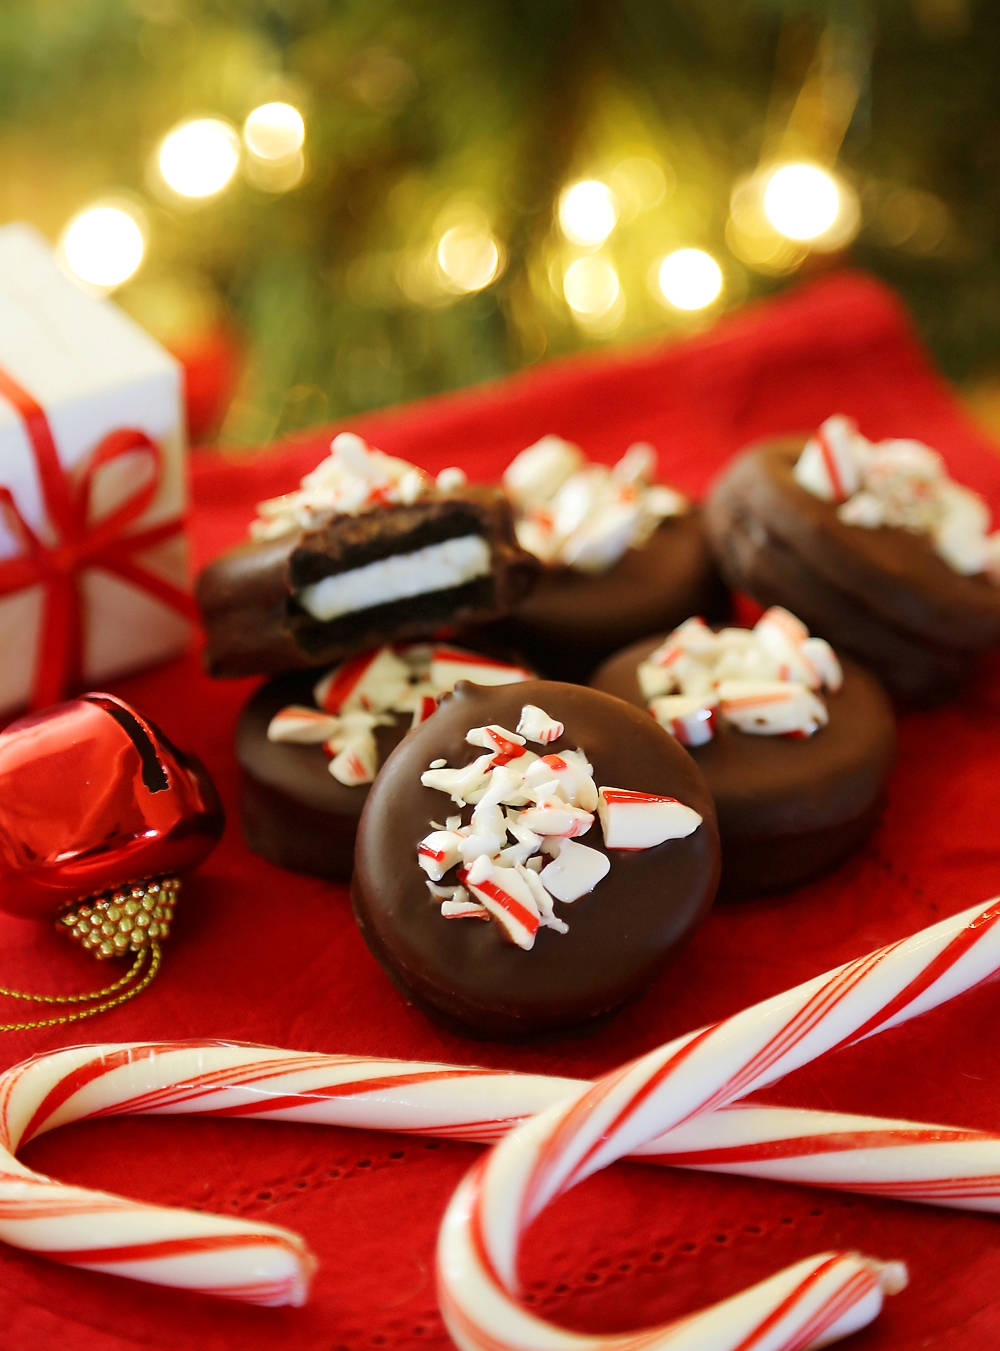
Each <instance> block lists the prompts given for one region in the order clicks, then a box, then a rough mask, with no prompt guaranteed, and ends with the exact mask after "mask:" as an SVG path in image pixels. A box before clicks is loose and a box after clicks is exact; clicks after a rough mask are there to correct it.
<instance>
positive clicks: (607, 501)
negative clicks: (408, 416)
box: [503, 436, 688, 573]
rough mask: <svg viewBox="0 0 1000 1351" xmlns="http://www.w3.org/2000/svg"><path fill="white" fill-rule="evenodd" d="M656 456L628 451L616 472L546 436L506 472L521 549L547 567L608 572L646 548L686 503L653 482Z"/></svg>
mask: <svg viewBox="0 0 1000 1351" xmlns="http://www.w3.org/2000/svg"><path fill="white" fill-rule="evenodd" d="M655 472H656V452H655V451H654V450H653V447H652V446H649V445H646V444H645V442H636V444H635V445H633V446H630V447H629V449H628V450H627V451H626V452H625V454H624V455H623V456H622V458H621V459H620V460H619V461H618V463H617V464H616V465H615V466H614V468H608V466H607V465H603V464H592V463H588V462H587V461H586V460H585V459H584V455H583V452H582V451H581V450H580V448H579V447H578V446H574V445H572V444H571V443H570V442H569V441H564V440H563V439H562V438H561V437H559V436H543V437H542V439H541V440H540V441H537V442H536V443H535V444H534V445H533V446H529V447H528V449H527V450H522V451H521V453H520V455H517V456H515V458H514V459H513V460H512V461H511V463H510V464H509V465H508V466H507V469H506V471H505V472H504V476H503V486H504V491H505V492H506V494H507V497H508V498H509V500H510V502H511V503H512V505H513V506H514V509H515V511H516V513H517V520H516V526H515V528H516V532H517V542H518V543H519V544H520V546H521V548H522V549H524V550H526V551H527V552H528V553H532V554H534V555H535V557H536V558H539V559H541V561H542V562H543V563H547V564H550V565H553V566H562V567H569V568H574V569H575V570H576V571H578V572H590V573H597V572H604V571H606V570H607V569H608V568H610V567H611V566H612V565H613V564H615V563H617V562H618V560H619V559H620V558H621V557H622V556H623V555H624V554H625V553H627V552H628V550H629V549H638V548H641V547H642V545H643V544H645V543H646V541H647V540H648V539H649V537H650V536H651V535H652V533H653V531H654V530H656V528H657V526H658V525H659V524H660V522H661V521H662V520H664V519H665V518H666V517H668V516H680V515H683V513H684V512H686V511H687V510H688V502H687V499H686V498H685V497H682V496H681V494H680V493H678V492H675V491H674V490H673V489H672V488H667V487H665V486H664V485H662V484H656V483H652V482H651V480H652V477H653V475H654V473H655Z"/></svg>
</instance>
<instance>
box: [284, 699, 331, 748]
mask: <svg viewBox="0 0 1000 1351" xmlns="http://www.w3.org/2000/svg"><path fill="white" fill-rule="evenodd" d="M339 726H340V720H339V718H335V717H334V716H333V715H332V714H330V713H321V712H320V710H319V709H318V708H307V707H306V706H305V705H304V704H289V705H288V707H287V708H280V709H279V710H278V712H277V713H275V715H274V717H273V718H272V719H271V721H270V722H269V723H268V725H267V739H268V741H290V742H293V743H294V744H295V745H299V746H321V745H322V744H323V742H324V741H329V740H330V738H331V737H332V736H334V734H335V733H336V731H337V729H338V728H339Z"/></svg>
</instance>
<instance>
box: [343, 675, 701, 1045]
mask: <svg viewBox="0 0 1000 1351" xmlns="http://www.w3.org/2000/svg"><path fill="white" fill-rule="evenodd" d="M525 704H535V705H537V706H538V707H540V708H542V709H544V710H545V712H546V713H548V714H550V715H551V716H552V717H553V718H556V719H558V720H559V721H561V722H563V723H564V724H565V733H564V735H563V736H562V737H560V738H559V739H558V740H557V741H555V742H553V743H552V744H551V745H547V746H545V747H544V751H545V752H546V753H558V752H559V751H561V750H564V749H565V750H570V749H574V748H576V747H580V748H582V749H583V750H584V752H585V753H586V755H587V757H588V759H589V760H590V762H591V764H592V765H593V767H594V780H595V783H596V784H598V785H599V786H600V785H607V786H612V787H619V788H627V789H633V790H637V791H641V792H648V793H655V794H659V795H663V796H669V797H674V798H677V799H678V800H679V801H680V802H683V803H685V804H686V805H688V806H690V807H692V808H693V809H694V810H695V811H697V812H698V813H700V815H701V816H702V817H703V820H702V823H701V825H700V826H699V827H698V828H697V829H696V830H695V831H694V833H693V834H691V835H689V836H687V837H686V838H684V839H674V840H667V841H665V842H664V843H663V844H660V845H657V846H655V847H653V848H651V849H644V850H635V851H625V850H607V849H606V848H605V847H604V843H603V836H602V833H601V827H600V824H599V823H598V822H596V821H595V824H594V825H593V826H592V827H591V829H590V830H589V831H588V832H587V834H586V835H584V836H583V837H582V838H581V840H580V843H581V844H585V845H589V846H590V847H592V848H594V849H598V850H601V851H602V852H604V853H605V854H607V855H608V857H609V858H610V859H611V869H610V871H609V872H608V874H607V875H606V876H605V877H604V878H603V879H602V880H601V881H600V882H599V883H598V884H597V885H596V887H595V888H594V890H593V891H592V892H591V893H589V894H588V895H585V896H582V897H581V898H580V899H579V900H577V901H575V902H573V903H572V904H565V905H559V906H558V915H559V918H561V919H563V920H565V922H566V923H567V924H568V926H569V930H568V932H567V933H565V934H560V933H557V932H555V931H554V930H552V929H549V928H542V929H540V930H539V931H538V934H537V936H536V938H535V943H534V947H533V948H532V949H531V950H530V951H524V950H522V949H521V948H519V947H515V946H514V945H513V944H511V943H510V942H509V941H507V939H506V938H505V937H504V934H503V931H502V929H501V927H500V926H499V925H498V924H497V923H496V922H493V921H488V922H484V921H483V920H476V919H454V920H448V919H445V918H444V917H443V916H442V913H441V909H440V902H436V901H435V900H434V898H433V897H432V896H431V895H430V893H429V891H428V888H427V886H426V880H427V879H426V875H425V874H424V872H423V871H422V870H421V869H420V867H419V866H418V864H417V845H418V844H419V842H420V841H421V840H422V839H423V838H424V837H425V836H426V835H427V834H428V833H429V831H430V830H431V829H432V827H431V822H432V821H438V822H440V821H442V820H443V819H444V818H445V817H447V816H449V815H450V814H452V813H453V812H455V811H456V810H457V808H456V807H455V806H454V805H452V803H451V802H450V801H449V799H448V798H447V796H446V795H445V794H443V793H441V792H438V791H436V790H434V789H432V788H426V787H424V786H423V785H422V784H421V782H420V775H421V774H422V773H423V771H424V770H426V769H427V768H428V767H429V765H430V764H431V762H432V761H434V760H439V759H444V760H446V761H447V763H448V764H449V765H450V766H463V765H466V764H468V763H470V762H471V761H472V760H473V759H475V758H476V757H477V756H479V755H481V754H482V749H481V748H479V747H476V746H471V745H469V744H468V743H467V742H466V740H465V737H466V733H467V732H468V731H469V729H470V728H473V727H481V726H486V725H489V724H499V725H500V726H502V727H507V728H514V727H516V726H517V723H518V720H519V718H520V714H521V709H522V707H523V706H524V705H525ZM535 749H536V750H539V751H541V750H542V749H543V748H541V747H536V748H535ZM718 873H719V845H718V832H717V828H716V823H715V810H714V807H713V805H712V799H711V794H710V792H709V790H708V786H707V784H706V782H705V779H704V777H703V775H702V773H701V771H700V770H699V769H698V768H697V766H696V765H695V763H694V761H693V760H692V759H691V758H690V756H688V755H687V753H686V752H685V751H684V750H682V749H681V747H680V746H679V745H678V744H677V743H676V742H675V741H674V739H673V738H672V737H671V736H670V735H669V734H668V733H666V732H664V731H663V729H662V728H660V727H658V726H657V725H656V724H655V723H654V722H653V721H652V719H650V718H649V717H648V716H647V715H646V714H644V713H640V712H638V711H637V710H635V709H633V708H631V707H629V706H628V705H627V704H624V703H622V702H621V701H620V700H617V699H612V698H610V697H609V696H607V695H605V694H601V693H598V692H597V691H594V690H588V689H586V688H583V687H580V686H574V685H567V684H562V683H556V682H548V681H527V682H524V683H522V684H518V685H506V686H501V687H494V688H492V689H487V688H484V687H482V686H476V685H471V684H468V683H467V682H464V681H463V682H460V683H459V684H458V685H457V686H456V689H455V692H454V693H453V694H452V695H450V696H447V697H446V698H445V699H444V700H443V701H442V703H441V706H440V708H439V709H438V711H437V713H435V715H434V716H433V718H431V719H429V720H428V721H427V722H425V723H424V724H422V725H421V726H420V727H418V728H417V729H416V730H415V731H414V732H413V734H412V735H411V736H409V737H407V739H406V740H405V741H404V742H402V743H401V744H400V745H399V746H398V747H397V748H396V750H395V751H394V752H393V754H392V755H391V756H390V757H389V759H388V760H387V761H386V763H385V765H384V766H383V768H382V771H381V773H380V774H379V777H378V779H377V780H376V782H375V783H374V785H373V786H372V789H371V792H370V793H369V796H368V801H367V803H366V804H365V810H364V812H363V814H362V818H361V824H360V827H359V830H358V842H357V849H356V853H355V868H354V877H353V881H352V887H351V891H352V897H353V900H354V909H355V915H356V917H357V920H358V925H359V927H360V929H361V932H362V934H363V935H364V938H365V941H366V943H367V944H368V946H369V948H370V949H371V951H372V952H373V953H374V955H375V957H376V958H377V959H378V961H379V962H380V963H381V965H382V966H383V968H384V969H385V971H386V973H387V974H388V975H389V977H390V978H391V980H392V981H393V982H394V984H396V986H397V987H398V988H399V989H400V990H401V991H402V992H403V993H404V994H405V995H406V997H407V998H409V999H411V1000H412V1001H413V1002H414V1003H416V1004H418V1005H419V1006H420V1007H422V1008H423V1009H424V1010H425V1011H426V1012H427V1013H429V1014H430V1015H431V1016H432V1017H435V1018H437V1019H439V1020H441V1021H444V1022H446V1023H447V1024H448V1025H449V1026H452V1027H454V1028H457V1029H459V1030H461V1031H463V1032H466V1033H471V1034H472V1035H474V1036H478V1037H488V1038H496V1039H503V1040H515V1039H521V1038H525V1037H532V1036H537V1035H539V1034H549V1033H552V1032H554V1031H557V1030H564V1029H570V1028H580V1027H586V1026H587V1025H588V1024H593V1023H595V1022H596V1021H598V1020H600V1019H602V1018H604V1017H606V1016H607V1015H608V1014H610V1013H612V1012H614V1011H615V1010H617V1009H618V1008H620V1007H621V1005H622V1004H624V1003H625V1002H626V1001H627V1000H629V999H632V998H635V997H636V996H638V995H640V994H641V993H643V992H644V991H645V990H646V989H647V988H648V986H649V985H650V983H651V982H652V981H653V980H654V979H655V978H656V976H657V975H658V974H659V972H660V971H661V970H662V968H663V967H664V966H665V965H666V963H667V962H668V961H669V959H670V958H671V957H672V956H673V954H674V953H675V951H676V950H677V948H678V946H679V945H680V944H681V943H682V942H683V940H684V939H685V938H686V937H687V936H688V934H689V933H690V932H691V931H692V929H693V928H694V927H695V926H696V925H697V924H698V923H699V922H700V920H701V919H702V918H703V917H704V915H705V913H706V912H707V910H708V908H709V906H710V905H711V902H712V898H713V896H714V894H715V890H716V886H717V884H718Z"/></svg>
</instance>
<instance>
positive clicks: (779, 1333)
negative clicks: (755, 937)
mask: <svg viewBox="0 0 1000 1351" xmlns="http://www.w3.org/2000/svg"><path fill="white" fill-rule="evenodd" d="M998 920H1000V901H992V902H989V903H988V904H986V905H983V906H977V907H975V908H974V909H972V910H967V911H965V912H964V913H963V914H960V915H957V916H954V917H953V918H951V919H948V920H944V921H943V922H942V923H940V924H936V925H934V926H933V927H932V928H929V929H925V930H923V931H922V932H921V933H918V934H916V935H914V936H913V937H912V938H909V939H905V940H903V941H901V942H898V943H893V944H890V945H889V946H888V947H885V948H880V949H878V950H877V951H875V952H872V953H869V954H868V955H867V956H865V957H861V958H859V959H857V960H856V961H853V962H848V963H846V964H845V965H844V966H841V967H838V968H837V969H836V970H834V971H831V972H828V973H827V974H826V975H823V976H819V977H817V978H816V979H815V980H811V981H807V982H805V983H804V984H803V985H800V986H798V987H796V988H795V989H794V990H790V991H788V992H787V993H785V994H782V995H778V996H776V997H775V998H774V999H769V1000H766V1001H765V1002H764V1003H761V1004H757V1005H755V1006H754V1007H752V1008H749V1009H746V1010H744V1012H742V1013H738V1014H735V1015H734V1016H733V1017H731V1018H727V1019H725V1020H724V1021H723V1022H721V1023H715V1024H713V1025H711V1026H709V1027H705V1028H701V1029H700V1030H699V1031H697V1032H692V1033H688V1034H687V1035H686V1036H683V1037H679V1038H677V1039H676V1040H674V1041H672V1042H669V1043H667V1045H665V1046H661V1047H658V1048H657V1049H656V1050H655V1051H652V1052H650V1053H649V1054H648V1055H645V1056H642V1057H641V1058H640V1059H638V1060H636V1061H633V1062H632V1063H631V1064H628V1065H624V1066H622V1067H621V1068H620V1069H618V1070H615V1071H613V1072H612V1073H611V1074H608V1075H606V1076H605V1077H604V1078H603V1079H600V1080H598V1081H597V1083H596V1084H594V1085H593V1087H592V1088H590V1089H588V1090H587V1091H586V1092H585V1093H584V1094H583V1095H582V1096H580V1097H578V1098H576V1099H575V1100H573V1101H571V1102H568V1103H563V1104H557V1105H556V1106H554V1107H551V1108H549V1109H548V1110H547V1111H545V1112H542V1113H540V1114H539V1115H538V1116H536V1117H533V1118H532V1119H531V1120H529V1121H527V1122H525V1123H524V1124H523V1125H521V1126H519V1127H517V1128H515V1129H514V1130H513V1131H511V1133H510V1134H509V1135H508V1136H507V1137H506V1138H505V1139H504V1140H502V1141H501V1142H500V1143H499V1144H498V1145H497V1146H496V1148H495V1149H494V1150H493V1152H492V1153H491V1154H490V1155H488V1156H487V1158H486V1159H484V1160H483V1161H482V1162H481V1163H480V1164H478V1165H477V1166H476V1168H474V1169H473V1170H472V1172H471V1173H469V1174H468V1175H467V1177H466V1178H465V1180H464V1181H463V1182H462V1184H461V1186H460V1187H459V1189H458V1191H457V1192H456V1193H455V1196H454V1197H453V1199H452V1201H451V1203H450V1205H449V1207H448V1210H447V1211H446V1213H445V1218H444V1221H443V1223H442V1226H441V1232H440V1237H439V1242H438V1289H439V1297H440V1302H441V1309H442V1313H443V1315H444V1319H445V1323H446V1325H447V1327H448V1330H449V1331H450V1332H451V1335H452V1337H453V1338H454V1340H455V1342H456V1343H457V1345H458V1346H459V1347H460V1348H462V1351H600V1349H601V1348H608V1349H609V1351H610V1348H614V1349H615V1351H625V1348H636V1351H638V1348H640V1347H642V1348H645V1349H647V1351H653V1348H663V1349H664V1351H666V1349H667V1348H669V1351H681V1349H682V1348H684V1349H685V1351H687V1349H688V1348H690V1351H695V1348H697V1351H750V1348H753V1349H754V1351H764V1349H765V1348H767V1351H799V1348H804V1347H808V1346H811V1345H813V1344H818V1343H822V1344H825V1343H827V1342H830V1341H833V1340H835V1339H837V1338H839V1337H843V1336H846V1335H847V1333H848V1332H853V1331H854V1330H856V1329H857V1328H859V1327H863V1326H864V1325H865V1324H867V1323H869V1322H871V1321H872V1319H873V1318H875V1317H876V1316H877V1314H878V1312H879V1310H880V1309H881V1306H882V1297H883V1294H886V1293H892V1292H893V1291H894V1290H896V1289H899V1288H900V1286H901V1282H902V1281H903V1280H905V1272H904V1271H903V1270H901V1268H900V1267H899V1266H898V1264H890V1265H889V1266H886V1265H884V1264H882V1263H879V1262H875V1261H873V1260H872V1259H869V1258H864V1257H860V1256H857V1255H854V1254H851V1253H824V1254H821V1255H819V1256H817V1257H814V1258H810V1259H808V1260H807V1261H806V1262H800V1263H799V1264H798V1265H797V1266H795V1267H789V1268H788V1269H787V1270H786V1271H783V1272H779V1273H778V1275H777V1276H773V1277H771V1279H770V1280H768V1281H764V1282H762V1283H761V1284H760V1285H757V1286H754V1287H753V1288H752V1289H750V1290H747V1291H744V1292H743V1293H742V1294H741V1295H738V1296H736V1297H734V1298H733V1299H731V1300H728V1301H726V1302H725V1303H723V1304H720V1305H716V1306H714V1307H713V1308H710V1309H707V1310H705V1311H703V1312H702V1313H699V1314H695V1315H692V1316H690V1317H688V1318H685V1319H681V1320H680V1321H679V1322H675V1323H671V1324H669V1325H666V1326H664V1327H660V1328H653V1329H647V1330H646V1331H644V1332H641V1333H636V1334H634V1335H631V1336H614V1337H597V1338H595V1337H581V1336H578V1335H576V1334H573V1333H568V1332H565V1331H563V1330H562V1329H559V1328H555V1327H553V1326H551V1325H550V1324H547V1323H545V1322H543V1321H542V1320H540V1319H538V1318H536V1317H535V1316H534V1315H533V1314H531V1313H530V1312H529V1311H528V1310H527V1309H525V1308H524V1307H523V1306H522V1305H520V1304H519V1303H518V1302H517V1300H516V1298H515V1294H516V1289H517V1257H518V1250H519V1246H520V1239H521V1235H522V1234H523V1232H524V1230H525V1229H526V1228H527V1227H528V1225H529V1224H530V1223H531V1222H532V1220H534V1219H535V1218H536V1217H537V1216H538V1214H539V1213H540V1212H541V1211H542V1210H543V1209H544V1208H545V1206H546V1205H547V1204H548V1203H549V1202H550V1201H552V1200H554V1199H555V1197H557V1196H558V1195H560V1194H561V1193H563V1192H565V1191H567V1190H568V1189H569V1188H570V1187H572V1186H575V1185H576V1183H578V1182H581V1181H583V1179H584V1178H586V1177H589V1176H590V1175H591V1174H592V1173H595V1172H597V1171H598V1170H599V1169H601V1168H605V1167H607V1165H608V1164H610V1163H613V1162H614V1161H615V1160H616V1159H620V1158H622V1157H623V1156H624V1155H626V1154H628V1153H630V1152H632V1151H634V1150H636V1149H640V1148H641V1147H642V1146H643V1145H646V1144H648V1143H649V1142H650V1141H651V1140H653V1139H654V1138H655V1137H657V1136H659V1135H662V1134H663V1133H664V1132H666V1131H669V1130H671V1129H673V1128H675V1127H679V1126H683V1125H685V1124H686V1123H692V1122H694V1121H695V1120H696V1119H698V1118H701V1117H702V1116H703V1115H704V1114H705V1113H710V1112H713V1111H716V1110H718V1109H720V1108H724V1107H726V1106H728V1105H729V1104H730V1103H732V1102H735V1101H736V1100H737V1099H739V1098H742V1097H744V1096H745V1095H746V1094H748V1093H751V1092H754V1091H755V1090H756V1089H760V1088H763V1087H764V1086H766V1085H767V1084H771V1083H774V1081H775V1080H776V1079H779V1078H781V1077H782V1076H783V1075H785V1074H787V1073H789V1071H791V1070H793V1069H797V1068H798V1067H800V1066H801V1065H805V1064H808V1063H809V1062H810V1061H812V1060H815V1059H816V1057H817V1056H820V1055H823V1054H824V1053H826V1052H828V1051H831V1050H833V1049H834V1048H835V1047H838V1046H843V1045H847V1044H850V1043H852V1042H856V1041H859V1040H861V1039H863V1038H866V1037H869V1036H872V1035H873V1034H874V1033H876V1032H881V1031H884V1030H885V1029H886V1028H889V1027H894V1026H896V1025H898V1024H899V1023H902V1022H905V1021H907V1020H908V1019H910V1018H913V1017H915V1016H916V1015H917V1014H919V1013H923V1012H924V1011H926V1010H927V1009H930V1008H934V1007H936V1005H938V1004H941V1003H943V1002H944V1001H945V1000H948V999H951V998H953V997H954V996H955V995H956V994H958V993H960V992H961V991H963V990H966V989H968V988H969V987H970V986H972V985H975V984H977V983H978V982H979V981H981V980H983V979H984V978H985V977H986V976H988V975H991V974H992V973H993V972H994V971H996V970H997V969H998V967H1000V925H998V922H997V921H998ZM942 1180H943V1181H944V1182H945V1184H946V1185H947V1182H948V1181H949V1180H950V1179H949V1178H948V1175H947V1174H945V1175H944V1178H943V1179H942Z"/></svg>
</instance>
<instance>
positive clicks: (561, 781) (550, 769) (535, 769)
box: [524, 750, 597, 812]
mask: <svg viewBox="0 0 1000 1351" xmlns="http://www.w3.org/2000/svg"><path fill="white" fill-rule="evenodd" d="M545 784H549V785H552V784H554V785H555V788H556V792H557V793H558V794H559V796H560V797H562V798H565V800H566V801H567V802H568V803H569V804H570V805H571V806H573V807H580V808H582V810H583V811H585V812H593V811H596V809H597V785H596V784H595V783H594V771H593V767H592V766H591V764H590V762H589V761H588V759H587V757H586V756H585V755H584V753H583V752H582V751H578V750H577V751H560V752H559V753H558V754H549V755H542V756H539V758H538V759H537V760H535V761H534V763H533V764H531V765H529V766H528V769H527V771H526V772H525V775H524V787H525V789H527V790H529V791H532V790H535V789H540V788H541V787H542V786H543V785H545Z"/></svg>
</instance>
